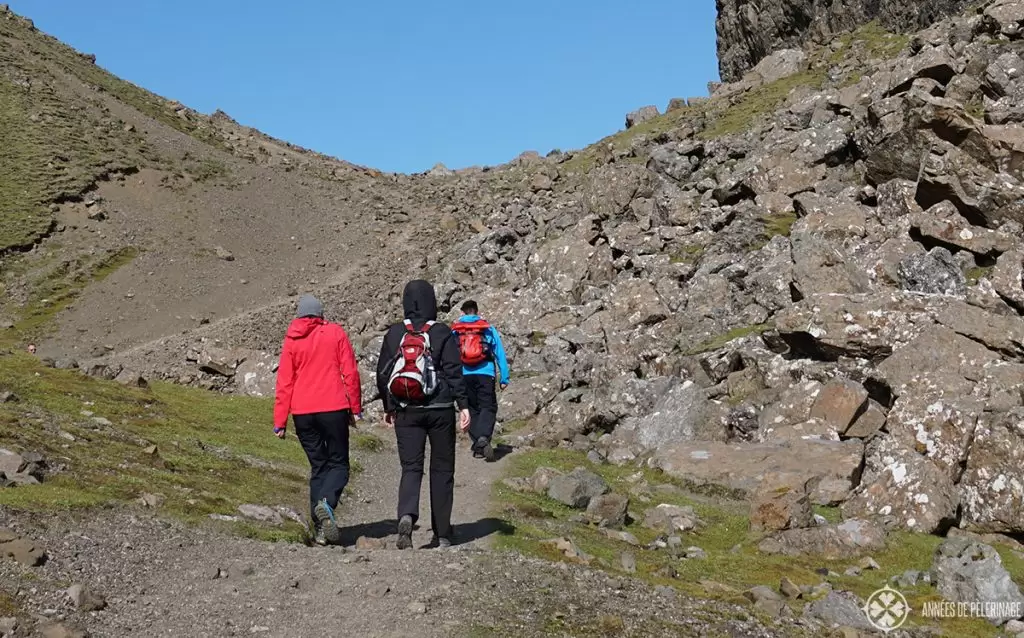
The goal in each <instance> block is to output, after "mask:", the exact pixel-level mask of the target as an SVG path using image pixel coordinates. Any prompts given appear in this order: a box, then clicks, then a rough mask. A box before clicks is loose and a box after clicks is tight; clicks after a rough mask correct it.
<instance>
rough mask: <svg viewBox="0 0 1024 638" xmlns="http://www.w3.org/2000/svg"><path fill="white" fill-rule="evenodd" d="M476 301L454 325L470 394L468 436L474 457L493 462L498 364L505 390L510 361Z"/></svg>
mask: <svg viewBox="0 0 1024 638" xmlns="http://www.w3.org/2000/svg"><path fill="white" fill-rule="evenodd" d="M479 312H480V310H479V308H478V307H477V304H476V302H475V301H473V300H472V299H470V300H469V301H466V302H465V303H463V304H462V316H461V317H459V319H458V320H456V321H455V323H454V324H452V331H453V332H454V333H455V334H456V335H457V336H458V337H459V352H460V354H461V355H462V376H463V378H464V379H465V380H466V391H467V393H468V394H469V415H470V422H469V435H470V439H471V440H472V441H473V457H474V458H478V459H480V458H482V459H486V460H487V461H488V462H491V461H494V446H492V445H491V437H492V436H494V421H495V419H496V418H497V416H498V395H497V393H496V392H495V389H494V385H495V376H497V374H496V371H495V364H497V373H500V374H501V377H500V380H499V382H498V383H499V384H500V386H501V389H502V390H504V389H505V388H506V387H507V386H508V383H509V370H508V360H507V359H506V358H505V347H504V346H503V345H502V344H501V335H499V334H498V331H497V330H496V329H495V328H494V326H492V325H491V324H489V323H488V322H487V321H486V320H484V319H483V318H481V317H480V314H479Z"/></svg>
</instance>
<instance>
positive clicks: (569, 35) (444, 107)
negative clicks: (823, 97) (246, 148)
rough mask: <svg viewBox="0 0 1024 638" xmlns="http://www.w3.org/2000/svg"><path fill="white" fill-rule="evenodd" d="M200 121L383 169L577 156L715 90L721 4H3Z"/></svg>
mask: <svg viewBox="0 0 1024 638" xmlns="http://www.w3.org/2000/svg"><path fill="white" fill-rule="evenodd" d="M7 1H8V3H9V4H10V6H11V8H12V9H14V10H15V11H16V12H18V13H20V14H22V15H26V16H28V17H30V18H32V19H33V20H35V23H36V25H37V26H38V27H39V28H40V29H42V30H44V31H46V32H48V33H50V34H52V35H54V36H56V37H58V38H60V39H61V40H63V41H65V42H67V43H69V44H71V45H72V46H74V47H75V48H77V49H79V50H81V51H83V52H86V53H94V54H96V55H97V57H98V60H97V62H98V64H100V65H101V66H103V67H104V68H106V69H108V70H110V71H112V72H113V73H115V74H117V75H119V76H121V77H123V78H125V79H127V80H130V81H132V82H135V83H136V84H139V85H141V86H144V87H145V88H147V89H150V90H152V91H155V92H156V93H159V94H160V95H163V96H164V97H168V98H172V99H176V100H180V101H181V102H183V103H185V104H187V105H188V106H191V107H192V108H195V109H198V110H199V111H202V112H204V113H211V112H213V111H214V110H215V109H218V108H220V109H223V110H224V111H226V112H227V113H228V114H229V115H231V116H232V117H234V118H235V119H237V120H238V121H239V122H241V123H242V124H245V125H249V126H254V127H256V128H258V129H260V130H262V131H264V132H266V133H268V134H270V135H273V136H275V137H279V138H282V139H285V140H288V141H290V142H294V143H296V144H299V145H301V146H304V147H307V148H312V149H315V150H317V151H320V152H323V153H327V154H330V155H334V156H337V157H340V158H343V159H346V160H349V161H352V162H356V163H358V164H363V165H367V166H373V167H375V168H379V169H382V170H387V171H400V172H418V171H424V170H427V169H429V168H430V167H431V166H433V165H434V164H435V163H437V162H443V163H444V164H446V165H447V166H449V167H450V168H462V167H465V166H471V165H493V164H499V163H502V162H506V161H508V160H510V159H512V158H513V157H515V156H516V155H518V154H519V153H520V152H522V151H524V150H536V151H539V152H541V153H547V152H548V151H549V150H551V149H553V148H561V149H563V150H566V149H572V148H581V147H583V146H586V145H587V144H589V143H591V142H594V141H596V140H598V139H600V138H601V137H604V136H605V135H608V134H611V133H613V132H615V131H616V130H619V129H621V128H622V126H623V119H624V116H625V114H626V113H627V112H628V111H630V110H632V109H634V108H637V107H640V106H643V105H645V104H656V105H657V106H658V107H659V108H664V107H665V105H666V104H667V103H668V101H669V99H670V98H672V97H689V96H695V95H705V94H706V93H707V82H708V81H710V80H717V79H718V67H717V59H716V56H715V30H714V13H715V10H714V4H715V3H714V1H713V0H619V1H612V0H519V1H517V2H495V1H493V0H443V1H442V0H437V1H434V2H425V1H423V0H420V1H418V2H417V1H414V0H392V1H391V2H354V1H350V0H320V1H312V0H295V1H293V2H281V1H280V0H278V1H276V2H270V1H268V0H244V1H243V0H175V2H166V1H164V0H103V1H91V2H86V1H83V0H7Z"/></svg>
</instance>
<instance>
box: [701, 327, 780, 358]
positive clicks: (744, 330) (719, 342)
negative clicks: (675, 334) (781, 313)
mask: <svg viewBox="0 0 1024 638" xmlns="http://www.w3.org/2000/svg"><path fill="white" fill-rule="evenodd" d="M772 327H773V326H772V325H771V324H767V323H761V324H757V325H753V326H741V327H739V328H733V329H732V330H730V331H728V332H725V333H723V334H720V335H718V336H717V337H713V338H711V339H708V340H707V341H705V342H704V343H702V344H700V345H698V346H695V347H693V348H691V349H689V350H687V351H686V352H685V354H686V355H687V356H694V355H698V354H704V353H705V352H711V351H712V350H718V349H719V348H722V347H724V346H725V345H726V344H727V343H729V342H730V341H732V340H734V339H739V338H741V337H749V336H751V335H759V334H762V333H763V332H766V331H768V330H771V329H772Z"/></svg>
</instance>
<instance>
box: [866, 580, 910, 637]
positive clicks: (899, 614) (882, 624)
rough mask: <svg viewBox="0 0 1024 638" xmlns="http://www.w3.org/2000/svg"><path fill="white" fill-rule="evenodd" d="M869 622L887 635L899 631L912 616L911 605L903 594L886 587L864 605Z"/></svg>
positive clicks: (874, 594)
mask: <svg viewBox="0 0 1024 638" xmlns="http://www.w3.org/2000/svg"><path fill="white" fill-rule="evenodd" d="M864 614H865V615H866V616H867V617H868V622H869V623H871V624H872V625H873V626H875V627H876V628H878V629H880V630H881V631H884V632H886V633H888V632H890V631H892V630H894V629H899V628H900V627H901V626H903V623H905V622H906V621H907V618H908V617H909V616H910V605H908V604H907V599H906V598H904V597H903V594H901V593H899V592H898V591H896V590H895V589H893V588H892V587H889V586H888V585H886V586H885V587H883V588H882V589H879V590H878V591H876V592H875V593H873V594H871V596H869V597H868V600H867V602H866V603H864Z"/></svg>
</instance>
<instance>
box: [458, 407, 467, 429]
mask: <svg viewBox="0 0 1024 638" xmlns="http://www.w3.org/2000/svg"><path fill="white" fill-rule="evenodd" d="M459 429H460V430H462V431H463V432H465V431H466V430H468V429H469V410H459Z"/></svg>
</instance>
